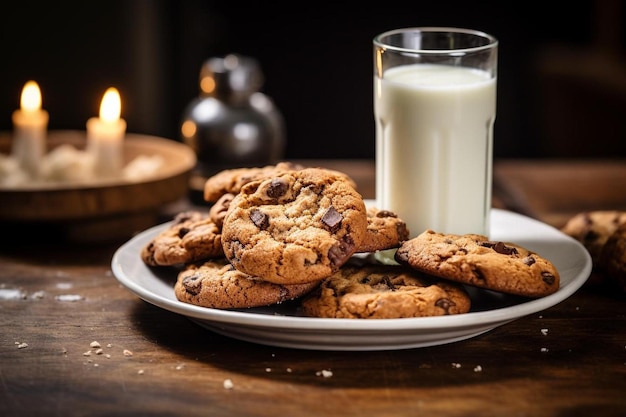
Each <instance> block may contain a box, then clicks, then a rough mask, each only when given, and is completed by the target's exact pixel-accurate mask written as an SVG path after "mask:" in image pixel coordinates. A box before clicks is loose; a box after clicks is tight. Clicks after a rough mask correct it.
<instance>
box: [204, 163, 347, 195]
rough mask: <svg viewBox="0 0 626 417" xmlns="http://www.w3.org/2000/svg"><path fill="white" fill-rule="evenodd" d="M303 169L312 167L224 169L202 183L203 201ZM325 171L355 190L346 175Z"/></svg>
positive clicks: (276, 165)
mask: <svg viewBox="0 0 626 417" xmlns="http://www.w3.org/2000/svg"><path fill="white" fill-rule="evenodd" d="M305 168H313V167H306V166H304V165H301V164H296V163H293V162H287V161H283V162H278V163H277V164H275V165H266V166H264V167H251V168H233V169H226V170H223V171H220V172H218V173H217V174H215V175H213V176H212V177H209V178H208V179H207V180H206V182H205V183H204V200H205V201H208V202H214V201H217V200H218V199H219V198H220V197H221V196H222V195H224V194H226V193H230V194H237V193H239V191H241V187H243V186H244V185H246V184H248V183H250V182H252V181H257V180H262V179H266V178H269V177H272V176H276V175H280V174H283V173H285V172H289V171H299V170H301V169H305ZM327 171H329V172H333V173H334V174H335V175H338V176H342V177H345V179H346V180H347V181H349V182H350V183H351V184H352V186H353V187H354V188H356V183H355V182H354V181H353V180H352V179H351V178H350V177H349V176H348V175H347V174H345V173H343V172H340V171H334V170H330V169H327Z"/></svg>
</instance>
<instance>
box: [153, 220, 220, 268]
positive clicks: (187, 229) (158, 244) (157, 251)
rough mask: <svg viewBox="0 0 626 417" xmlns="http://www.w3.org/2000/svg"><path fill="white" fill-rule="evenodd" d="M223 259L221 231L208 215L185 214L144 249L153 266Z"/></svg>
mask: <svg viewBox="0 0 626 417" xmlns="http://www.w3.org/2000/svg"><path fill="white" fill-rule="evenodd" d="M220 256H224V250H223V248H222V241H221V230H220V228H219V227H218V226H217V225H216V224H215V223H214V222H213V221H212V220H211V218H210V217H209V215H208V214H207V213H204V212H200V211H185V212H181V213H179V214H177V215H176V217H175V218H174V220H173V221H172V223H171V224H170V225H169V226H168V227H167V228H166V229H165V230H163V231H162V232H161V233H159V234H158V235H157V236H155V237H154V238H152V240H151V241H150V242H148V243H147V244H146V245H145V246H144V247H143V248H142V250H141V259H142V260H143V261H144V262H145V263H146V264H147V265H150V266H174V265H178V264H186V263H189V262H196V261H200V260H204V259H207V258H215V257H220Z"/></svg>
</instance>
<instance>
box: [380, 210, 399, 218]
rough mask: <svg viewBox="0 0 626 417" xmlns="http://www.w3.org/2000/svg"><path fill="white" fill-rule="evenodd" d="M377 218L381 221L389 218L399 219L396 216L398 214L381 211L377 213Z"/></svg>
mask: <svg viewBox="0 0 626 417" xmlns="http://www.w3.org/2000/svg"><path fill="white" fill-rule="evenodd" d="M376 217H379V218H381V219H384V218H387V217H393V218H396V217H398V216H397V215H396V213H394V212H392V211H389V210H379V211H377V212H376Z"/></svg>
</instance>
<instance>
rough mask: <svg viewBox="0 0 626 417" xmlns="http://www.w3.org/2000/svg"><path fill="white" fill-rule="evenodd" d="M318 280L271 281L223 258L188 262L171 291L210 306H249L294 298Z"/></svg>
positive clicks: (309, 289) (204, 305)
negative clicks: (282, 282) (240, 268)
mask: <svg viewBox="0 0 626 417" xmlns="http://www.w3.org/2000/svg"><path fill="white" fill-rule="evenodd" d="M318 284H319V283H318V282H311V283H307V284H296V285H280V284H272V283H269V282H267V281H264V280H262V279H259V278H255V277H252V276H250V275H247V274H244V273H243V272H240V271H238V270H236V269H235V268H234V267H233V266H232V265H231V264H230V262H228V260H227V259H225V258H219V259H212V260H208V261H205V262H203V263H199V264H188V265H187V266H186V268H185V269H183V270H182V271H180V272H179V273H178V278H177V280H176V283H175V284H174V293H175V294H176V298H177V299H178V300H179V301H182V302H185V303H188V304H193V305H197V306H201V307H209V308H219V309H227V308H250V307H261V306H268V305H273V304H280V303H282V302H284V301H289V300H293V299H295V298H298V297H301V296H303V295H304V294H306V293H308V292H309V291H311V290H312V289H313V288H315V287H316V286H317V285H318Z"/></svg>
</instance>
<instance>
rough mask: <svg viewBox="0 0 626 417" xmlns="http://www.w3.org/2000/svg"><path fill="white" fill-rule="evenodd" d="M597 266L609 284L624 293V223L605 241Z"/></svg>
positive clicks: (625, 255)
mask: <svg viewBox="0 0 626 417" xmlns="http://www.w3.org/2000/svg"><path fill="white" fill-rule="evenodd" d="M598 266H599V269H601V270H602V271H603V272H604V273H605V274H606V276H607V278H608V279H609V280H610V281H611V282H613V283H614V284H616V285H617V287H618V288H620V289H621V290H622V291H623V292H626V223H624V224H622V225H620V226H619V227H618V228H617V229H616V230H615V231H613V233H611V236H609V237H608V239H607V240H606V242H605V244H604V245H603V247H602V251H601V253H600V257H599V265H598Z"/></svg>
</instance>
